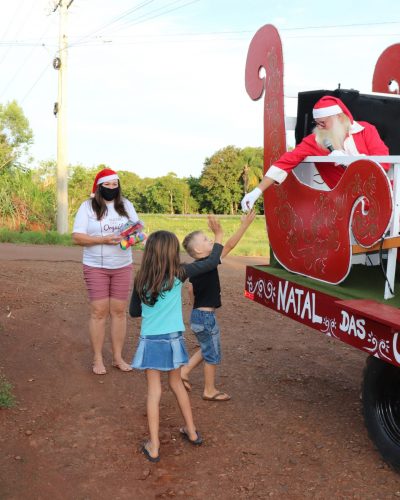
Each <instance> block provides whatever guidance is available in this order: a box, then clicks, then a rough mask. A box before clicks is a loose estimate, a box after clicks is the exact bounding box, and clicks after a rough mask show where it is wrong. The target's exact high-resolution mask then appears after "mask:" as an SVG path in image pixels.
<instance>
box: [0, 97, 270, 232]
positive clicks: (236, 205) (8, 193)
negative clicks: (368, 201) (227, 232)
mask: <svg viewBox="0 0 400 500" xmlns="http://www.w3.org/2000/svg"><path fill="white" fill-rule="evenodd" d="M32 141H33V133H32V130H31V129H30V127H29V123H28V120H27V119H26V118H25V117H24V114H23V112H22V109H21V108H20V107H19V106H18V104H17V103H16V102H11V103H8V104H7V105H4V106H3V105H1V104H0V223H1V224H2V225H3V226H6V227H10V228H19V229H21V228H22V229H25V228H26V229H54V228H55V219H56V163H55V161H53V160H50V161H42V162H40V164H39V165H38V166H32V160H31V159H29V158H28V157H27V153H28V150H29V146H30V144H31V143H32ZM103 167H106V165H98V166H96V167H92V168H86V167H85V166H83V165H74V166H70V167H69V171H68V177H69V179H68V197H69V216H70V220H72V219H73V217H74V216H75V213H76V211H77V209H78V207H79V205H80V204H81V203H82V201H83V200H85V199H87V198H88V196H89V194H90V192H91V188H92V184H93V179H94V177H95V175H96V173H97V172H98V171H99V170H100V169H101V168H103ZM109 167H111V168H113V166H112V165H110V166H109ZM118 174H119V176H120V179H121V184H122V190H123V194H124V196H126V197H127V198H128V199H129V200H130V201H132V203H133V204H134V206H135V208H136V210H137V211H138V212H141V213H162V214H166V213H167V214H192V213H215V214H231V215H234V214H236V213H237V212H238V211H239V209H240V200H241V198H242V196H243V194H244V193H245V192H246V191H249V190H251V189H253V187H255V186H256V185H257V184H258V182H259V181H260V179H261V178H262V175H263V149H262V148H254V147H246V148H242V149H241V148H237V147H235V146H227V147H224V148H222V149H220V150H218V151H217V152H216V153H214V154H213V155H212V156H211V157H210V158H206V159H205V161H204V165H203V170H202V172H201V174H200V176H199V177H193V176H190V177H187V178H179V177H177V175H176V174H175V173H173V172H170V173H168V174H167V175H164V176H162V177H156V178H148V177H146V178H141V177H139V176H138V175H136V174H135V173H133V172H128V171H118ZM257 206H258V211H259V212H260V211H261V210H262V204H261V203H258V205H257Z"/></svg>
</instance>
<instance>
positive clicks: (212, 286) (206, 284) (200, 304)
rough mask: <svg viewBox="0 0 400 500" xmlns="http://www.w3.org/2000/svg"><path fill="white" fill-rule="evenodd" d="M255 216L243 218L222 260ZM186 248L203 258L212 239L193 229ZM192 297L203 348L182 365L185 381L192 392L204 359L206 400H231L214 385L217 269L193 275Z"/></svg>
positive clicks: (217, 342)
mask: <svg viewBox="0 0 400 500" xmlns="http://www.w3.org/2000/svg"><path fill="white" fill-rule="evenodd" d="M254 218H255V212H254V210H252V211H250V212H249V213H247V214H246V215H244V216H243V217H242V222H241V225H240V227H239V229H238V230H237V231H236V233H235V234H233V235H232V236H231V237H230V238H229V240H228V241H227V242H226V244H225V246H224V249H223V250H222V254H221V259H223V258H224V257H225V256H226V255H228V253H229V252H230V251H231V250H233V249H234V248H235V246H236V245H237V244H238V242H239V241H240V239H241V238H242V236H243V235H244V233H245V232H246V230H247V228H248V227H249V226H250V224H251V223H252V222H253V220H254ZM183 247H184V249H185V250H186V251H187V253H188V254H189V255H190V256H191V257H193V258H194V259H195V260H202V259H205V258H207V257H208V256H209V255H210V252H211V249H212V247H213V242H212V241H211V240H210V239H209V238H208V237H207V236H206V235H205V234H204V233H203V232H202V231H194V232H192V233H190V234H188V235H187V236H186V237H185V239H184V240H183ZM189 297H190V303H191V304H193V310H192V314H191V316H190V327H191V329H192V331H193V333H194V334H195V335H196V338H197V340H198V342H199V344H200V349H199V350H198V351H197V352H196V353H195V354H194V355H193V356H192V357H191V358H190V360H189V364H188V365H185V366H183V367H182V368H181V377H182V381H183V384H184V386H185V388H186V390H187V391H191V389H192V387H191V385H190V382H189V373H190V372H191V371H192V370H193V368H195V367H196V366H198V365H199V364H200V363H201V362H202V361H203V360H204V391H203V399H204V400H206V401H229V399H231V397H230V396H229V394H227V393H225V392H221V391H219V390H218V389H217V388H216V387H215V375H216V370H217V365H218V364H220V363H221V347H220V331H219V327H218V323H217V321H216V318H215V309H217V308H218V307H221V288H220V283H219V276H218V269H214V270H212V271H210V272H208V273H205V274H202V275H201V276H197V277H195V278H190V280H189Z"/></svg>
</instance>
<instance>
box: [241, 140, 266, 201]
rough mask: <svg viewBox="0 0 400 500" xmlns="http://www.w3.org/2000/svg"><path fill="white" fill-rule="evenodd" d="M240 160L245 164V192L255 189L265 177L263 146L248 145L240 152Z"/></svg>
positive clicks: (243, 175) (243, 176)
mask: <svg viewBox="0 0 400 500" xmlns="http://www.w3.org/2000/svg"><path fill="white" fill-rule="evenodd" d="M240 161H241V162H242V164H243V174H242V178H243V188H244V193H248V192H249V191H251V190H252V189H254V188H255V187H256V186H257V185H258V184H259V182H260V181H261V179H262V178H263V174H264V172H263V164H264V150H263V148H251V147H247V148H244V149H242V151H241V152H240Z"/></svg>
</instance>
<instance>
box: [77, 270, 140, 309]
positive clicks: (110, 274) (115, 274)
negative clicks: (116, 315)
mask: <svg viewBox="0 0 400 500" xmlns="http://www.w3.org/2000/svg"><path fill="white" fill-rule="evenodd" d="M83 276H84V278H85V283H86V288H87V291H88V294H89V299H90V300H91V301H93V300H101V299H108V298H113V299H117V300H128V298H129V292H130V289H131V285H132V264H130V265H129V266H125V267H121V268H120V269H104V268H101V267H91V266H86V265H85V264H84V265H83Z"/></svg>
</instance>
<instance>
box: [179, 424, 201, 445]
mask: <svg viewBox="0 0 400 500" xmlns="http://www.w3.org/2000/svg"><path fill="white" fill-rule="evenodd" d="M179 432H180V433H181V436H182V437H183V439H186V441H189V443H190V444H193V445H195V446H200V445H201V444H203V438H202V437H201V436H200V432H199V431H196V436H197V438H196V439H190V437H189V434H188V433H187V430H186V429H185V428H184V427H181V428H180V429H179Z"/></svg>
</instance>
